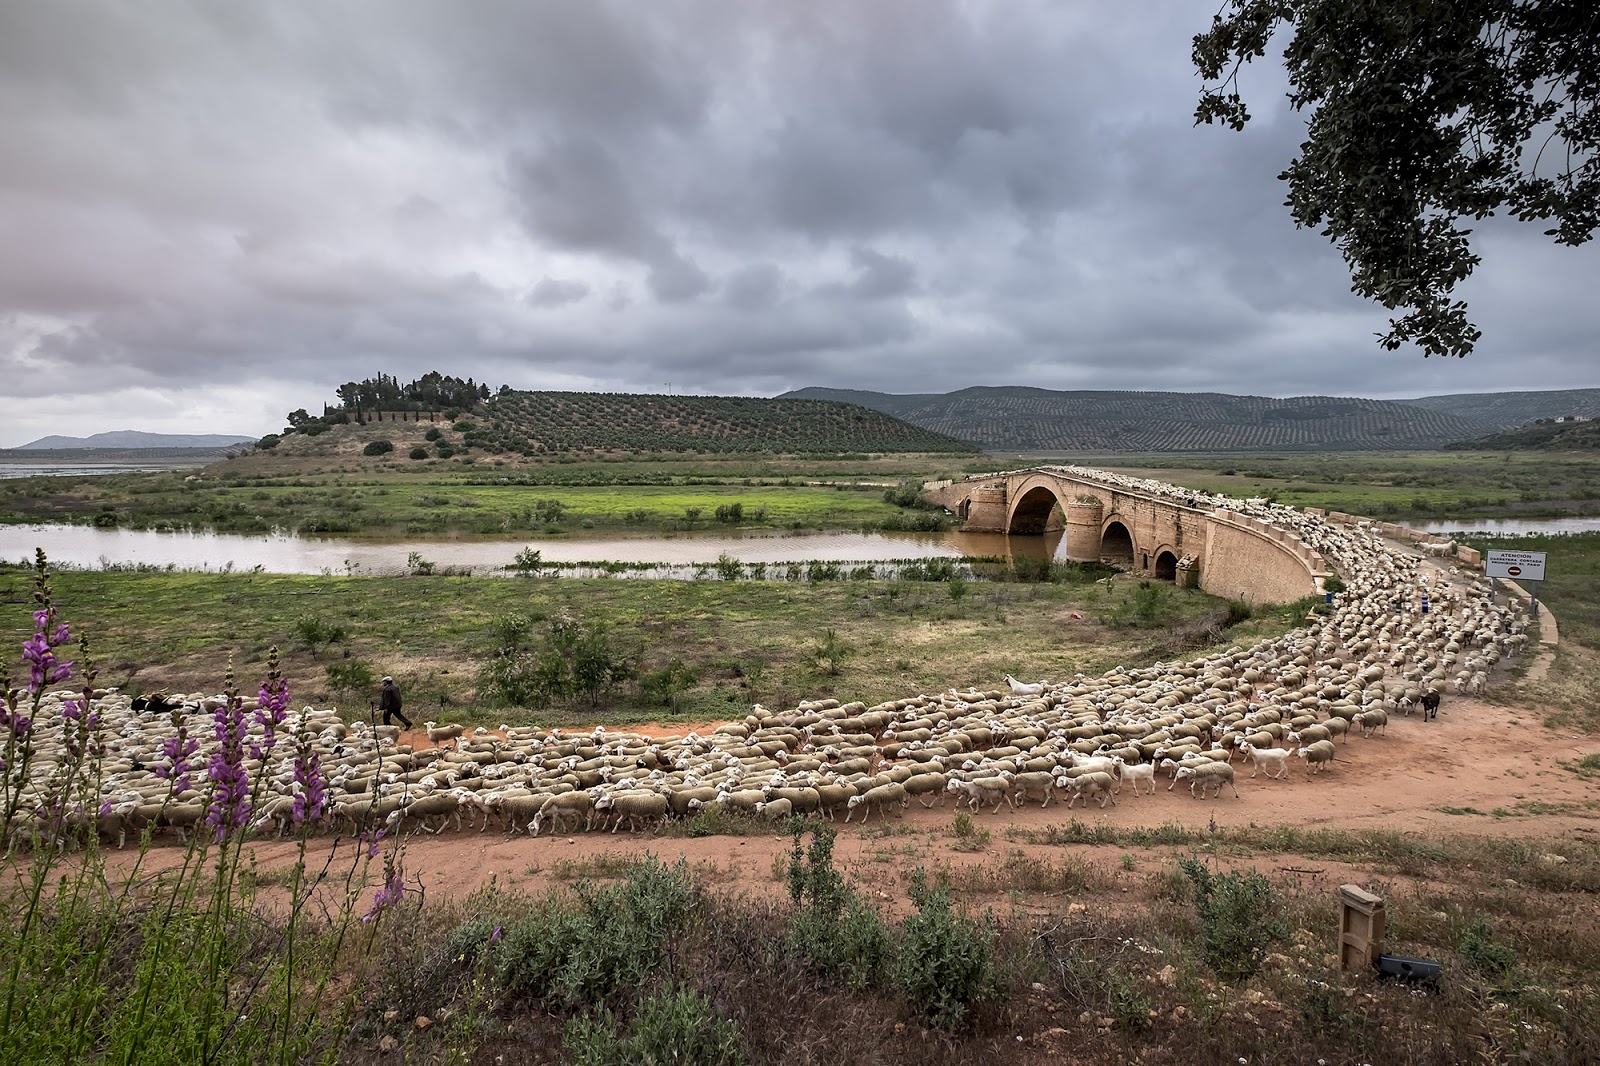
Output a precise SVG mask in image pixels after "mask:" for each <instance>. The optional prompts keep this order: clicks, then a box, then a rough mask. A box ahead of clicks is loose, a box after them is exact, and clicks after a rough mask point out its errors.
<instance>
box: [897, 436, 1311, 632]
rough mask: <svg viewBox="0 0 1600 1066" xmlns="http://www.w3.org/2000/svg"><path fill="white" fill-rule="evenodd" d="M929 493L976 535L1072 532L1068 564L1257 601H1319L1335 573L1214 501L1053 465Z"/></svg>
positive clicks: (934, 487) (1307, 551) (1301, 547)
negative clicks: (1103, 568) (1096, 565)
mask: <svg viewBox="0 0 1600 1066" xmlns="http://www.w3.org/2000/svg"><path fill="white" fill-rule="evenodd" d="M924 495H925V496H926V497H927V498H928V499H930V500H931V501H933V502H935V503H939V504H942V505H943V506H944V507H946V508H948V509H949V510H951V511H953V512H955V513H956V514H958V515H961V516H962V517H963V518H965V519H966V527H965V528H966V531H967V532H970V533H1005V534H1009V535H1012V536H1038V535H1042V534H1045V533H1055V532H1062V533H1065V535H1066V542H1067V551H1066V555H1067V558H1068V559H1069V560H1071V561H1074V562H1098V563H1105V564H1107V565H1110V566H1115V567H1117V568H1118V569H1121V570H1126V571H1128V572H1130V573H1135V574H1140V575H1144V576H1147V577H1151V578H1157V579H1161V580H1166V581H1174V582H1177V583H1178V584H1181V585H1185V586H1187V587H1191V588H1200V589H1204V590H1205V591H1206V592H1209V593H1211V594H1212V595H1215V596H1224V597H1227V598H1228V599H1240V600H1244V601H1246V602H1248V603H1255V604H1271V603H1289V602H1291V601H1294V600H1297V599H1301V598H1303V597H1306V596H1313V595H1316V594H1318V593H1319V592H1320V591H1321V589H1322V579H1323V578H1324V577H1325V576H1327V569H1326V567H1325V566H1324V564H1323V560H1322V556H1321V555H1319V554H1318V553H1317V552H1315V551H1313V550H1312V549H1311V548H1310V547H1308V546H1307V545H1306V544H1305V543H1304V542H1303V541H1301V540H1300V538H1299V537H1298V536H1296V535H1295V534H1294V533H1292V532H1290V531H1289V530H1286V529H1280V528H1278V527H1277V526H1274V525H1272V524H1270V523H1268V522H1265V521H1263V520H1261V519H1259V518H1253V517H1248V516H1246V515H1242V514H1238V513H1235V512H1232V511H1225V510H1216V509H1214V508H1213V507H1212V506H1211V504H1210V501H1209V500H1207V499H1205V498H1202V497H1199V496H1195V497H1190V498H1188V499H1183V498H1174V497H1170V496H1164V495H1157V494H1155V493H1149V492H1141V491H1138V490H1136V489H1131V488H1127V487H1124V486H1121V485H1117V484H1114V483H1112V482H1109V481H1101V480H1097V479H1096V478H1093V477H1090V476H1087V475H1085V474H1081V473H1075V472H1070V471H1065V470H1061V469H1058V468H1053V467H1037V468H1034V469H1029V470H1014V471H1009V472H1006V473H1002V474H989V475H984V476H981V477H975V478H970V479H968V480H966V481H953V482H949V481H947V482H934V483H931V484H929V485H927V486H925V487H924Z"/></svg>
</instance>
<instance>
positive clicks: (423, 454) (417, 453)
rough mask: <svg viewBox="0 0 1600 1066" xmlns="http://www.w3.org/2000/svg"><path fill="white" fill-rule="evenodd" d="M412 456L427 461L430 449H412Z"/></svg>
mask: <svg viewBox="0 0 1600 1066" xmlns="http://www.w3.org/2000/svg"><path fill="white" fill-rule="evenodd" d="M410 454H411V458H413V459H426V458H427V457H428V449H426V448H412V449H411V453H410Z"/></svg>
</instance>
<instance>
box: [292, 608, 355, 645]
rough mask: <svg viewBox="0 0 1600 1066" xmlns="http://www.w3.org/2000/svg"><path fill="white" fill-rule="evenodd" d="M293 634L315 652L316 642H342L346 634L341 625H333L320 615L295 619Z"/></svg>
mask: <svg viewBox="0 0 1600 1066" xmlns="http://www.w3.org/2000/svg"><path fill="white" fill-rule="evenodd" d="M294 635H295V636H296V637H297V638H299V640H300V643H301V644H304V645H305V646H306V647H307V648H309V649H311V651H312V653H313V654H315V653H316V650H317V645H318V644H342V643H343V642H344V639H345V635H346V634H345V631H344V627H343V626H336V625H333V624H332V623H330V622H327V621H325V620H324V619H323V618H322V616H321V615H312V616H311V617H309V618H301V619H297V620H296V621H295V624H294Z"/></svg>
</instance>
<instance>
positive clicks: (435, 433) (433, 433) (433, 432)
mask: <svg viewBox="0 0 1600 1066" xmlns="http://www.w3.org/2000/svg"><path fill="white" fill-rule="evenodd" d="M422 436H423V439H424V440H438V439H439V438H440V437H442V436H444V434H443V433H441V432H439V427H438V426H430V427H429V428H428V432H426V433H424V434H423V435H422Z"/></svg>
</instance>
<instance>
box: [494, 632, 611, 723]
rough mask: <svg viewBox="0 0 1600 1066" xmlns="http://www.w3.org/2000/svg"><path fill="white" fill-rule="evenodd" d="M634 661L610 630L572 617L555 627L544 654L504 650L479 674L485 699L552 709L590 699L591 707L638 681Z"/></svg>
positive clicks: (543, 649) (511, 704)
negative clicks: (632, 680) (613, 640)
mask: <svg viewBox="0 0 1600 1066" xmlns="http://www.w3.org/2000/svg"><path fill="white" fill-rule="evenodd" d="M634 672H635V668H634V663H633V660H632V659H631V658H629V657H628V656H627V655H626V654H625V653H624V652H622V651H620V650H619V649H617V648H614V647H613V646H612V644H611V635H610V630H609V629H608V628H607V627H606V626H605V625H604V624H603V623H599V622H593V623H588V624H585V623H583V622H580V621H578V620H577V619H574V618H572V617H571V616H570V615H566V614H561V615H557V616H556V617H555V618H553V619H551V621H550V628H549V638H548V640H547V641H546V642H545V644H544V646H543V647H542V648H538V649H534V650H531V651H526V652H525V651H521V650H520V649H516V648H512V649H509V650H506V649H504V648H502V651H501V654H500V655H498V656H496V657H495V658H493V659H490V660H489V661H488V662H487V663H485V664H484V666H483V667H482V669H481V670H480V672H479V678H478V684H479V687H480V689H481V691H483V693H484V694H485V695H487V696H489V697H490V698H491V699H493V700H495V701H496V702H498V703H500V704H502V705H507V706H513V707H546V706H549V705H550V703H551V701H553V700H557V699H569V698H572V697H575V696H584V697H587V698H588V700H589V703H590V705H591V706H593V705H596V704H598V703H599V702H600V701H601V699H602V698H604V697H606V696H609V695H610V693H611V691H612V689H614V688H615V687H616V686H617V685H618V684H620V683H621V682H623V681H626V680H628V679H630V678H632V677H633V676H634Z"/></svg>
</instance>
